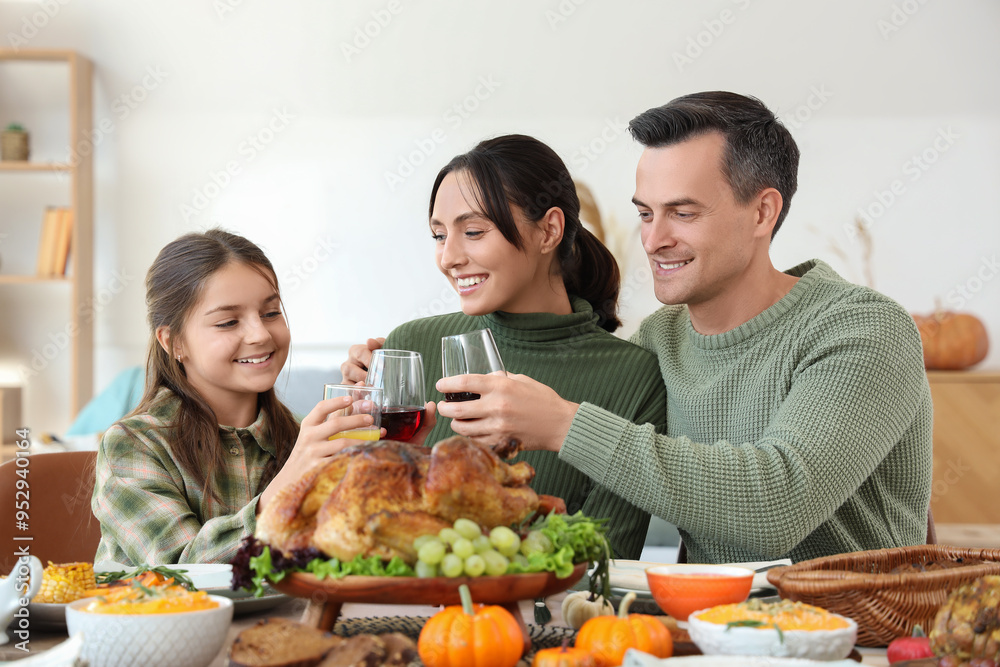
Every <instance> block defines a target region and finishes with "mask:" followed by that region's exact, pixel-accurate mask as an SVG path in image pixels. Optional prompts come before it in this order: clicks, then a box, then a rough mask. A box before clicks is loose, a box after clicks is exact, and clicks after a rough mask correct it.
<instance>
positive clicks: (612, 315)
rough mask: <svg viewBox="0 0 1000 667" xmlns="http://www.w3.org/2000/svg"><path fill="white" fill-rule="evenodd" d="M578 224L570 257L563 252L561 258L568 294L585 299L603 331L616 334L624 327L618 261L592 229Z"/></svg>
mask: <svg viewBox="0 0 1000 667" xmlns="http://www.w3.org/2000/svg"><path fill="white" fill-rule="evenodd" d="M568 222H569V221H567V225H568ZM576 224H577V225H579V230H578V231H577V233H576V234H575V235H574V238H573V239H572V245H571V246H570V247H569V248H567V250H568V252H567V253H566V255H567V256H566V257H563V252H560V258H559V260H560V263H561V265H562V274H563V282H564V283H565V284H566V291H567V292H569V293H570V294H575V295H576V296H578V297H580V298H582V299H585V300H586V301H587V302H588V303H589V304H590V305H591V306H592V307H593V308H594V313H596V314H597V316H598V317H599V318H600V319H599V320H598V324H599V325H600V326H601V328H602V329H604V330H606V331H615V330H616V329H617V328H618V327H620V326H621V325H622V322H621V320H619V319H618V293H619V291H620V290H621V272H620V271H619V270H618V262H617V261H616V260H615V256H614V255H612V254H611V251H610V250H608V248H607V246H605V245H604V244H603V243H601V241H600V240H599V239H598V238H597V237H596V236H594V235H593V234H592V233H591V232H590V230H588V229H587V228H586V227H584V226H583V225H580V223H579V221H577V222H576ZM567 240H570V239H566V238H565V235H564V242H565V241H567ZM560 251H562V248H560Z"/></svg>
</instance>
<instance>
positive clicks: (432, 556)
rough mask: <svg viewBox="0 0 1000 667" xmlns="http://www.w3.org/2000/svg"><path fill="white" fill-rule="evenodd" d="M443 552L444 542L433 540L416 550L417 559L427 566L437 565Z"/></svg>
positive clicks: (442, 556)
mask: <svg viewBox="0 0 1000 667" xmlns="http://www.w3.org/2000/svg"><path fill="white" fill-rule="evenodd" d="M444 552H445V546H444V542H442V541H441V540H439V539H437V538H434V539H433V540H429V541H427V542H425V543H424V545H423V546H422V547H420V548H419V549H417V558H419V559H420V561H422V562H424V563H427V564H428V565H437V564H438V563H440V562H441V559H442V558H444Z"/></svg>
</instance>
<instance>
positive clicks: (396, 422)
mask: <svg viewBox="0 0 1000 667" xmlns="http://www.w3.org/2000/svg"><path fill="white" fill-rule="evenodd" d="M425 415H426V409H425V408H418V407H394V408H386V409H385V410H383V411H382V428H384V429H385V439H386V440H409V439H410V438H412V437H413V434H414V433H416V432H417V430H418V429H420V425H421V424H422V423H423V421H424V416H425Z"/></svg>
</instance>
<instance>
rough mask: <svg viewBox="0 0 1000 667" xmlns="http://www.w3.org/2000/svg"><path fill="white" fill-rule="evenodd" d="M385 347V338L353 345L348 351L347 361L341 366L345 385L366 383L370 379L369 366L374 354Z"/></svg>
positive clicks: (372, 339)
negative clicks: (367, 378)
mask: <svg viewBox="0 0 1000 667" xmlns="http://www.w3.org/2000/svg"><path fill="white" fill-rule="evenodd" d="M383 345H385V338H369V339H368V341H367V342H366V343H362V344H360V345H352V346H351V347H350V349H348V351H347V361H345V362H344V363H342V364H341V365H340V373H341V375H343V376H344V384H348V383H351V382H364V381H365V378H366V377H368V364H370V363H371V361H372V352H373V351H374V350H378V349H380V348H381V347H382V346H383Z"/></svg>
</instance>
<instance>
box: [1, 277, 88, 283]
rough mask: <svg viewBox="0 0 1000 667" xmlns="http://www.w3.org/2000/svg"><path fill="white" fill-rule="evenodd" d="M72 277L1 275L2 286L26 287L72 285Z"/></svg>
mask: <svg viewBox="0 0 1000 667" xmlns="http://www.w3.org/2000/svg"><path fill="white" fill-rule="evenodd" d="M72 282H73V279H72V278H71V277H70V276H13V275H11V276H5V275H0V285H26V284H31V283H66V284H71V283H72Z"/></svg>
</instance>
